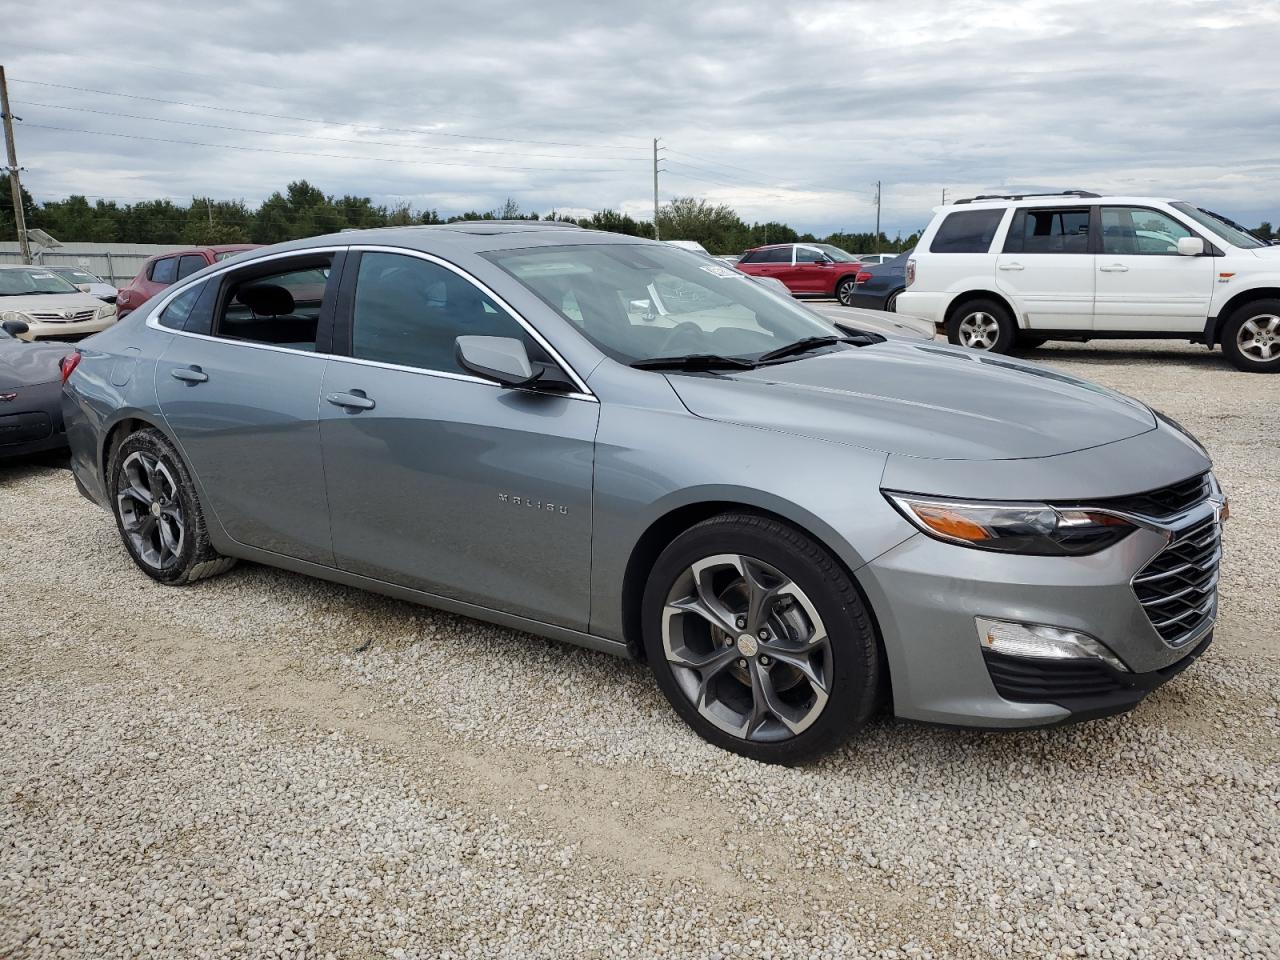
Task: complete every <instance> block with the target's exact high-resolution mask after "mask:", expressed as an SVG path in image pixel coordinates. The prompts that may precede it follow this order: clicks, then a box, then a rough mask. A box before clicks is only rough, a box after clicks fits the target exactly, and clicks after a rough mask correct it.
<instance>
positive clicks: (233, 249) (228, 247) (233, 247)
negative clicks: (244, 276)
mask: <svg viewBox="0 0 1280 960" xmlns="http://www.w3.org/2000/svg"><path fill="white" fill-rule="evenodd" d="M261 247H262V244H260V243H214V244H210V245H208V246H205V247H186V248H184V249H182V250H166V251H165V252H164V253H157V254H154V255H153V256H150V257H148V258H147V263H150V262H151V261H152V260H163V259H164V258H165V257H183V256H190V255H191V254H193V253H204V252H205V251H206V250H207V251H209V252H210V253H240V252H241V251H243V250H257V249H260V248H261Z"/></svg>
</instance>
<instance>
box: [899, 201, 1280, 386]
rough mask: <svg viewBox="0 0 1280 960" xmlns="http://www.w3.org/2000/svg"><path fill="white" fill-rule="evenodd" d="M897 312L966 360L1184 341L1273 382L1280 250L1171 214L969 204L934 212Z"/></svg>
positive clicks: (1188, 211)
mask: <svg viewBox="0 0 1280 960" xmlns="http://www.w3.org/2000/svg"><path fill="white" fill-rule="evenodd" d="M897 310H898V312H899V313H908V314H914V315H916V316H920V317H925V318H926V319H929V320H932V321H933V322H934V323H936V324H938V325H940V326H942V327H943V328H945V330H946V333H947V337H948V339H950V341H951V342H952V343H955V344H960V345H963V346H966V347H973V348H974V349H978V350H992V351H995V352H997V353H1006V352H1008V351H1009V350H1010V349H1011V348H1012V347H1013V346H1014V344H1015V343H1021V344H1023V345H1031V346H1034V345H1036V344H1038V343H1043V342H1044V341H1046V340H1091V339H1094V338H1101V337H1117V338H1138V337H1146V338H1171V337H1177V338H1184V337H1185V338H1186V339H1187V340H1190V341H1191V342H1193V343H1203V344H1204V345H1205V346H1207V347H1210V348H1212V347H1213V346H1214V345H1215V344H1221V345H1222V351H1223V353H1224V354H1226V356H1227V359H1229V360H1230V361H1231V363H1232V364H1234V365H1235V366H1236V367H1237V368H1239V369H1241V370H1246V371H1250V372H1257V373H1277V372H1280V247H1276V246H1269V245H1267V244H1266V243H1264V242H1263V241H1261V240H1259V239H1258V238H1257V237H1254V236H1253V235H1252V234H1250V233H1248V232H1247V231H1246V230H1245V229H1244V228H1243V227H1240V226H1239V225H1238V224H1234V223H1232V222H1231V221H1230V220H1227V219H1226V218H1225V217H1222V216H1219V215H1218V214H1214V213H1210V212H1209V211H1207V210H1202V209H1200V208H1198V207H1195V206H1192V205H1191V204H1189V203H1184V202H1181V201H1177V200H1157V199H1152V198H1150V197H1101V196H1098V195H1097V194H1095V193H1085V192H1084V191H1081V190H1069V191H1066V192H1065V193H1060V194H1048V195H1026V196H996V197H975V198H973V199H972V200H960V201H958V202H956V203H954V204H951V205H949V206H945V207H938V208H937V209H936V210H935V214H934V218H933V221H932V222H931V223H930V224H929V226H928V228H927V229H926V230H925V232H924V234H923V235H922V236H921V238H920V243H919V245H918V246H917V247H916V250H915V253H914V255H913V256H912V258H911V259H910V260H908V261H907V288H906V290H904V291H903V292H902V293H901V294H900V295H899V297H898V302H897Z"/></svg>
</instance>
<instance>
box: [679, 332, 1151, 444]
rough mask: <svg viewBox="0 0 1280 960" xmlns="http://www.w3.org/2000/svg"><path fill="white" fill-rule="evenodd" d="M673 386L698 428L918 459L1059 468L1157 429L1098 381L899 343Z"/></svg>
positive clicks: (687, 378) (683, 379)
mask: <svg viewBox="0 0 1280 960" xmlns="http://www.w3.org/2000/svg"><path fill="white" fill-rule="evenodd" d="M669 379H670V381H671V384H672V386H673V388H674V389H675V391H676V393H677V394H678V395H679V397H680V399H681V401H682V402H683V403H684V404H685V406H686V407H688V409H689V411H690V412H691V413H693V414H695V415H696V416H699V417H704V418H706V419H709V420H720V421H724V422H729V423H741V424H746V425H749V426H757V427H762V428H765V429H769V430H778V431H785V432H787V433H793V434H798V435H804V436H812V437H817V438H820V439H824V440H831V441H835V442H838V443H849V444H854V445H856V446H860V447H865V448H868V449H873V450H878V451H881V452H884V453H889V454H899V455H902V456H907V457H926V458H931V459H946V460H1015V459H1024V458H1030V457H1048V456H1055V455H1058V454H1063V453H1069V452H1072V451H1075V450H1083V449H1086V448H1089V447H1096V446H1100V445H1102V444H1106V443H1113V442H1115V441H1117V440H1123V439H1126V438H1128V437H1133V436H1137V435H1138V434H1141V433H1146V432H1148V431H1151V430H1154V429H1155V427H1156V420H1155V417H1154V415H1153V414H1152V413H1151V411H1150V410H1149V409H1148V408H1147V407H1145V406H1144V405H1143V404H1141V403H1138V402H1137V401H1136V400H1132V399H1130V398H1128V397H1125V396H1122V395H1121V394H1118V393H1114V392H1113V391H1110V390H1107V389H1105V388H1103V387H1099V386H1096V385H1095V384H1092V383H1089V382H1088V381H1085V380H1079V379H1077V378H1075V377H1070V376H1067V375H1066V374H1063V373H1059V372H1057V371H1055V370H1050V369H1048V368H1045V367H1040V366H1036V365H1034V364H1030V363H1024V362H1020V361H1017V360H1009V359H1007V358H1004V357H995V356H990V355H987V354H981V353H977V352H975V351H972V350H966V349H964V348H959V347H947V346H941V345H936V344H925V343H918V342H912V341H909V340H899V339H895V340H888V341H886V342H884V343H879V344H874V345H872V346H867V347H859V348H856V349H849V350H840V351H834V352H831V353H824V354H817V355H814V356H809V357H804V358H801V359H799V360H794V361H791V362H788V363H780V364H775V365H771V366H764V367H760V368H759V369H756V370H744V371H733V372H731V373H728V374H711V375H684V374H672V375H670V376H669Z"/></svg>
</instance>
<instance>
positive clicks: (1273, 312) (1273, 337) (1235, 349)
mask: <svg viewBox="0 0 1280 960" xmlns="http://www.w3.org/2000/svg"><path fill="white" fill-rule="evenodd" d="M1222 352H1223V353H1224V354H1226V357H1227V359H1228V360H1229V361H1231V364H1232V366H1234V367H1235V368H1236V369H1237V370H1243V371H1245V372H1246V373H1280V300H1255V301H1254V302H1253V303H1246V304H1245V305H1244V306H1243V307H1241V308H1240V309H1239V310H1237V311H1236V312H1235V313H1233V314H1232V315H1231V318H1230V319H1229V320H1228V321H1227V323H1226V326H1224V327H1223V328H1222Z"/></svg>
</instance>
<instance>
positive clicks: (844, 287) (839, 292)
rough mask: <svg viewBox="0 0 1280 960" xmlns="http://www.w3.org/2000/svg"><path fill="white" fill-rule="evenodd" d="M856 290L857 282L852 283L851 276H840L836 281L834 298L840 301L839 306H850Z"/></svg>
mask: <svg viewBox="0 0 1280 960" xmlns="http://www.w3.org/2000/svg"><path fill="white" fill-rule="evenodd" d="M856 290H857V284H856V283H854V278H853V277H850V276H844V277H841V278H840V279H839V280H837V281H836V300H837V301H839V302H840V304H841V306H845V307H851V306H853V294H854V291H856Z"/></svg>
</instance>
